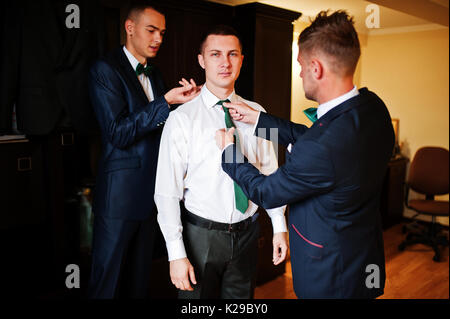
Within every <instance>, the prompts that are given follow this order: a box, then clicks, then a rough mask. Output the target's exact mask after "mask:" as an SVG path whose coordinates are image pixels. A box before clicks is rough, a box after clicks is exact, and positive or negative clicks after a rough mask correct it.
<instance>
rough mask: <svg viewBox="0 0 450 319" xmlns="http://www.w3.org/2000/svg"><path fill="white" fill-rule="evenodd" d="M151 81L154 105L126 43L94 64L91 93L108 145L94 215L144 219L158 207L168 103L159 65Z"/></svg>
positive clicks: (97, 184)
mask: <svg viewBox="0 0 450 319" xmlns="http://www.w3.org/2000/svg"><path fill="white" fill-rule="evenodd" d="M148 63H149V62H148ZM150 80H151V84H152V89H153V93H154V97H155V99H154V101H152V102H150V103H149V101H148V98H147V96H146V95H145V92H144V90H143V88H142V86H141V84H140V82H139V80H138V78H137V76H136V74H135V71H134V70H133V68H132V66H131V64H130V62H129V61H128V59H127V57H126V55H125V53H124V52H123V48H122V47H119V48H117V49H116V50H115V51H113V52H112V53H111V54H109V55H108V56H107V57H106V58H104V59H100V60H99V61H97V62H96V63H95V64H94V65H93V67H92V68H91V71H90V76H89V93H90V96H91V101H92V104H93V106H94V110H95V113H96V116H97V120H98V122H99V125H100V127H101V134H102V144H103V149H102V155H101V159H100V162H99V169H98V175H97V183H96V192H95V198H94V206H93V210H94V213H95V214H98V215H102V216H105V217H110V218H118V219H129V220H143V219H146V218H148V217H149V216H150V214H152V212H154V211H155V210H156V206H155V203H154V200H153V193H154V188H155V176H156V164H157V160H158V152H159V142H160V137H161V132H162V128H163V124H164V122H165V121H166V119H167V117H168V116H169V107H168V104H167V102H166V100H165V99H164V96H163V95H164V94H165V87H164V83H163V80H162V76H161V74H160V72H159V71H158V69H156V68H155V69H154V71H153V73H152V76H151V77H150Z"/></svg>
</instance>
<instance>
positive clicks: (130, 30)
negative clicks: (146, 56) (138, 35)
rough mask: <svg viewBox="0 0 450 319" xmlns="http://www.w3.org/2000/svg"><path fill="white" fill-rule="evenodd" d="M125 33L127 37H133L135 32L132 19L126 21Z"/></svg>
mask: <svg viewBox="0 0 450 319" xmlns="http://www.w3.org/2000/svg"><path fill="white" fill-rule="evenodd" d="M125 31H126V33H127V35H129V36H131V35H132V34H133V32H134V22H133V21H132V20H130V19H127V20H125Z"/></svg>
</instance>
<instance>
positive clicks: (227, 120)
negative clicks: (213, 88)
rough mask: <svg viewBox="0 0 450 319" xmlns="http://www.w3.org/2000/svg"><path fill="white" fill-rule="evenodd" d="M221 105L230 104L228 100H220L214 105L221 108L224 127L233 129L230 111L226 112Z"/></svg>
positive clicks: (224, 107) (225, 108)
mask: <svg viewBox="0 0 450 319" xmlns="http://www.w3.org/2000/svg"><path fill="white" fill-rule="evenodd" d="M223 103H230V100H229V99H226V100H220V101H219V102H217V103H216V105H220V106H222V109H223V111H224V112H225V125H226V126H227V128H230V127H235V126H234V124H233V121H232V120H231V116H230V110H228V108H227V107H226V106H224V105H223Z"/></svg>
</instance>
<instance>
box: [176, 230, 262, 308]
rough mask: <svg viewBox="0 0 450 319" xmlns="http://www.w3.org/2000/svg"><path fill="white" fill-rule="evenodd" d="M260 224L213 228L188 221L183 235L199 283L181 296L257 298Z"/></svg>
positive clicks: (183, 297) (185, 297) (184, 297)
mask: <svg viewBox="0 0 450 319" xmlns="http://www.w3.org/2000/svg"><path fill="white" fill-rule="evenodd" d="M258 237H259V223H258V222H257V221H255V222H253V223H252V224H251V225H250V226H249V227H248V228H247V229H246V230H243V231H237V232H228V231H220V230H213V229H211V230H209V229H206V228H202V227H199V226H196V225H192V224H190V223H188V222H185V223H184V227H183V238H184V244H185V248H186V253H187V257H188V259H189V261H190V262H191V264H192V266H193V267H194V272H195V278H196V280H197V284H196V285H194V286H193V288H194V291H183V290H180V291H179V294H178V297H179V298H180V299H213V298H223V299H250V298H253V292H254V289H255V281H256V265H257V261H258Z"/></svg>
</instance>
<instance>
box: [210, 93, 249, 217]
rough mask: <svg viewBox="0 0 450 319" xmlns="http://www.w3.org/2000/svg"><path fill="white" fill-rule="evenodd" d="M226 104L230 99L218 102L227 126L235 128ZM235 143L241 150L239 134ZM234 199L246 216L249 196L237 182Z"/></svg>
mask: <svg viewBox="0 0 450 319" xmlns="http://www.w3.org/2000/svg"><path fill="white" fill-rule="evenodd" d="M224 102H230V100H228V99H227V100H220V101H219V102H217V104H218V105H220V106H222V108H223V111H224V112H225V125H226V126H227V128H228V129H229V128H230V127H235V126H234V124H233V121H232V120H231V116H230V112H229V110H228V108H226V107H225V106H223V103H224ZM234 141H235V143H236V147H237V148H238V149H239V135H238V133H237V132H236V134H235V135H234ZM234 198H235V199H236V208H237V209H238V210H239V211H240V212H241V213H242V214H244V213H245V211H246V210H247V208H248V198H247V196H245V194H244V192H243V191H242V188H241V187H240V186H239V185H238V184H237V183H236V182H234Z"/></svg>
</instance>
